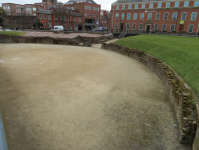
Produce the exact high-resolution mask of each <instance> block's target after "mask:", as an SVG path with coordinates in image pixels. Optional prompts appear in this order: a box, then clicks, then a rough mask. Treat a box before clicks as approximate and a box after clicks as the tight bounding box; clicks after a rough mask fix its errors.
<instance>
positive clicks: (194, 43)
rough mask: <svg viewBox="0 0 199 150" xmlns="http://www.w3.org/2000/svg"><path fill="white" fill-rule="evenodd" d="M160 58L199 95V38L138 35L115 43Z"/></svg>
mask: <svg viewBox="0 0 199 150" xmlns="http://www.w3.org/2000/svg"><path fill="white" fill-rule="evenodd" d="M115 43H116V44H120V45H123V46H126V47H130V48H137V49H139V50H141V51H143V52H146V53H148V54H151V55H153V56H154V57H156V58H159V59H160V60H162V61H163V62H165V63H166V64H168V65H169V66H170V67H171V68H172V69H174V70H175V71H176V72H177V73H178V74H179V75H180V76H181V77H182V79H183V80H184V81H185V82H186V83H188V85H189V86H190V87H191V88H192V89H193V90H194V91H195V92H196V93H197V95H199V38H194V37H179V36H164V35H162V36H161V35H138V36H132V37H127V38H124V39H122V40H119V41H117V42H115Z"/></svg>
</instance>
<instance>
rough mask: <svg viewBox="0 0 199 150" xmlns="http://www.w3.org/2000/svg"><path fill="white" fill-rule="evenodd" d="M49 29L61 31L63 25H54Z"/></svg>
mask: <svg viewBox="0 0 199 150" xmlns="http://www.w3.org/2000/svg"><path fill="white" fill-rule="evenodd" d="M51 30H53V31H63V30H64V27H63V26H54V27H53V28H52V29H51Z"/></svg>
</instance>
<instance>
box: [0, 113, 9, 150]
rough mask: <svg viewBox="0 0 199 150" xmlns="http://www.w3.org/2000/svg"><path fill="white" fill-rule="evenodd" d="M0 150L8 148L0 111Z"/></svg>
mask: <svg viewBox="0 0 199 150" xmlns="http://www.w3.org/2000/svg"><path fill="white" fill-rule="evenodd" d="M0 150H8V147H7V143H6V137H5V133H4V128H3V121H2V117H1V113H0Z"/></svg>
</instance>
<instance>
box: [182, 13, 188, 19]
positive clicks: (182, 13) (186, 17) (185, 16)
mask: <svg viewBox="0 0 199 150" xmlns="http://www.w3.org/2000/svg"><path fill="white" fill-rule="evenodd" d="M183 13H186V16H185V20H186V19H187V12H182V14H183ZM181 20H182V15H181ZM185 20H184V21H185Z"/></svg>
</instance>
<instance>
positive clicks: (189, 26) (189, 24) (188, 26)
mask: <svg viewBox="0 0 199 150" xmlns="http://www.w3.org/2000/svg"><path fill="white" fill-rule="evenodd" d="M191 25H193V29H192V32H189V27H190V26H191ZM193 30H194V24H189V26H188V33H193Z"/></svg>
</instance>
